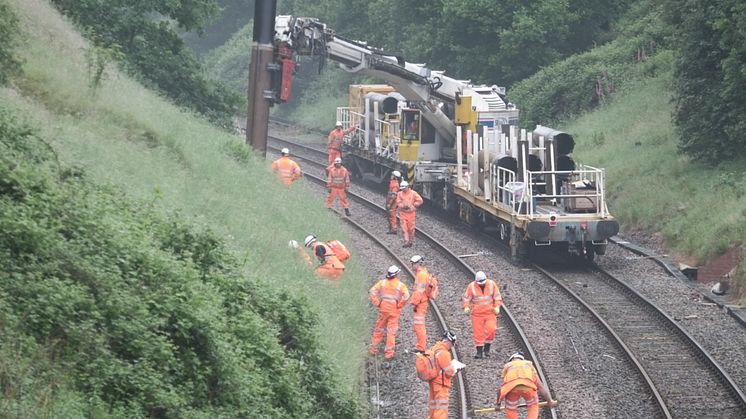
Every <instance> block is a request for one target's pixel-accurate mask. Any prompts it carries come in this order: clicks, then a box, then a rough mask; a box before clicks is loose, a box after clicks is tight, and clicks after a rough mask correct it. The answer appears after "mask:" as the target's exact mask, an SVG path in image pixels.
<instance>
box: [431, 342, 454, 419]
mask: <svg viewBox="0 0 746 419" xmlns="http://www.w3.org/2000/svg"><path fill="white" fill-rule="evenodd" d="M455 344H456V335H455V334H453V333H452V332H451V331H449V330H446V331H445V332H444V333H443V340H440V341H438V342H437V343H435V345H433V346H432V347H431V348H430V350H429V352H431V353H432V354H433V356H434V357H435V359H436V362H437V365H438V367H439V368H440V369H441V372H440V374H438V376H437V377H435V378H434V379H433V380H430V381H429V382H428V386H429V387H430V394H429V396H430V397H429V402H428V409H427V419H447V418H448V398H449V394H448V393H449V392H450V390H451V378H452V377H453V376H454V375H456V373H457V372H458V371H459V370H457V369H456V367H455V366H454V365H453V357H452V356H451V352H450V351H451V348H453V345H455Z"/></svg>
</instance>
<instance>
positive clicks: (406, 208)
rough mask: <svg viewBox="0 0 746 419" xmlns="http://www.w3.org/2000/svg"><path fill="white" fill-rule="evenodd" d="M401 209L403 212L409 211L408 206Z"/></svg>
mask: <svg viewBox="0 0 746 419" xmlns="http://www.w3.org/2000/svg"><path fill="white" fill-rule="evenodd" d="M401 209H403V210H404V211H409V205H405V206H403V207H402V208H401Z"/></svg>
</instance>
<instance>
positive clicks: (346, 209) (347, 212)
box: [345, 208, 350, 217]
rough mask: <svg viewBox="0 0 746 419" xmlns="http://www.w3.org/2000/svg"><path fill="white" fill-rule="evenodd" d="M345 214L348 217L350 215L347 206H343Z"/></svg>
mask: <svg viewBox="0 0 746 419" xmlns="http://www.w3.org/2000/svg"><path fill="white" fill-rule="evenodd" d="M345 215H346V216H348V217H349V216H350V209H349V208H345Z"/></svg>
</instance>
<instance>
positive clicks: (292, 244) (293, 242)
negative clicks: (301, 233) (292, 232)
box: [288, 240, 298, 249]
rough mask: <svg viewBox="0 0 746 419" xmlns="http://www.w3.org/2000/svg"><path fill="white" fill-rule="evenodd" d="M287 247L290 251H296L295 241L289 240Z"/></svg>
mask: <svg viewBox="0 0 746 419" xmlns="http://www.w3.org/2000/svg"><path fill="white" fill-rule="evenodd" d="M288 247H289V248H291V249H297V248H298V242H297V241H295V240H290V241H289V242H288Z"/></svg>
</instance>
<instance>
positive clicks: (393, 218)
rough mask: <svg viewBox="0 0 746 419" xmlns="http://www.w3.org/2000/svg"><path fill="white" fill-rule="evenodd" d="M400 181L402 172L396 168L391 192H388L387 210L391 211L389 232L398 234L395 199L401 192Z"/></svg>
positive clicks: (390, 184) (391, 180) (391, 182)
mask: <svg viewBox="0 0 746 419" xmlns="http://www.w3.org/2000/svg"><path fill="white" fill-rule="evenodd" d="M399 182H401V173H400V172H399V171H398V170H394V171H393V172H391V179H389V192H388V193H387V194H386V210H387V211H388V212H389V214H388V216H389V233H388V234H396V230H397V227H398V226H399V220H398V219H397V218H396V209H394V201H396V195H397V194H398V193H399Z"/></svg>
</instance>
